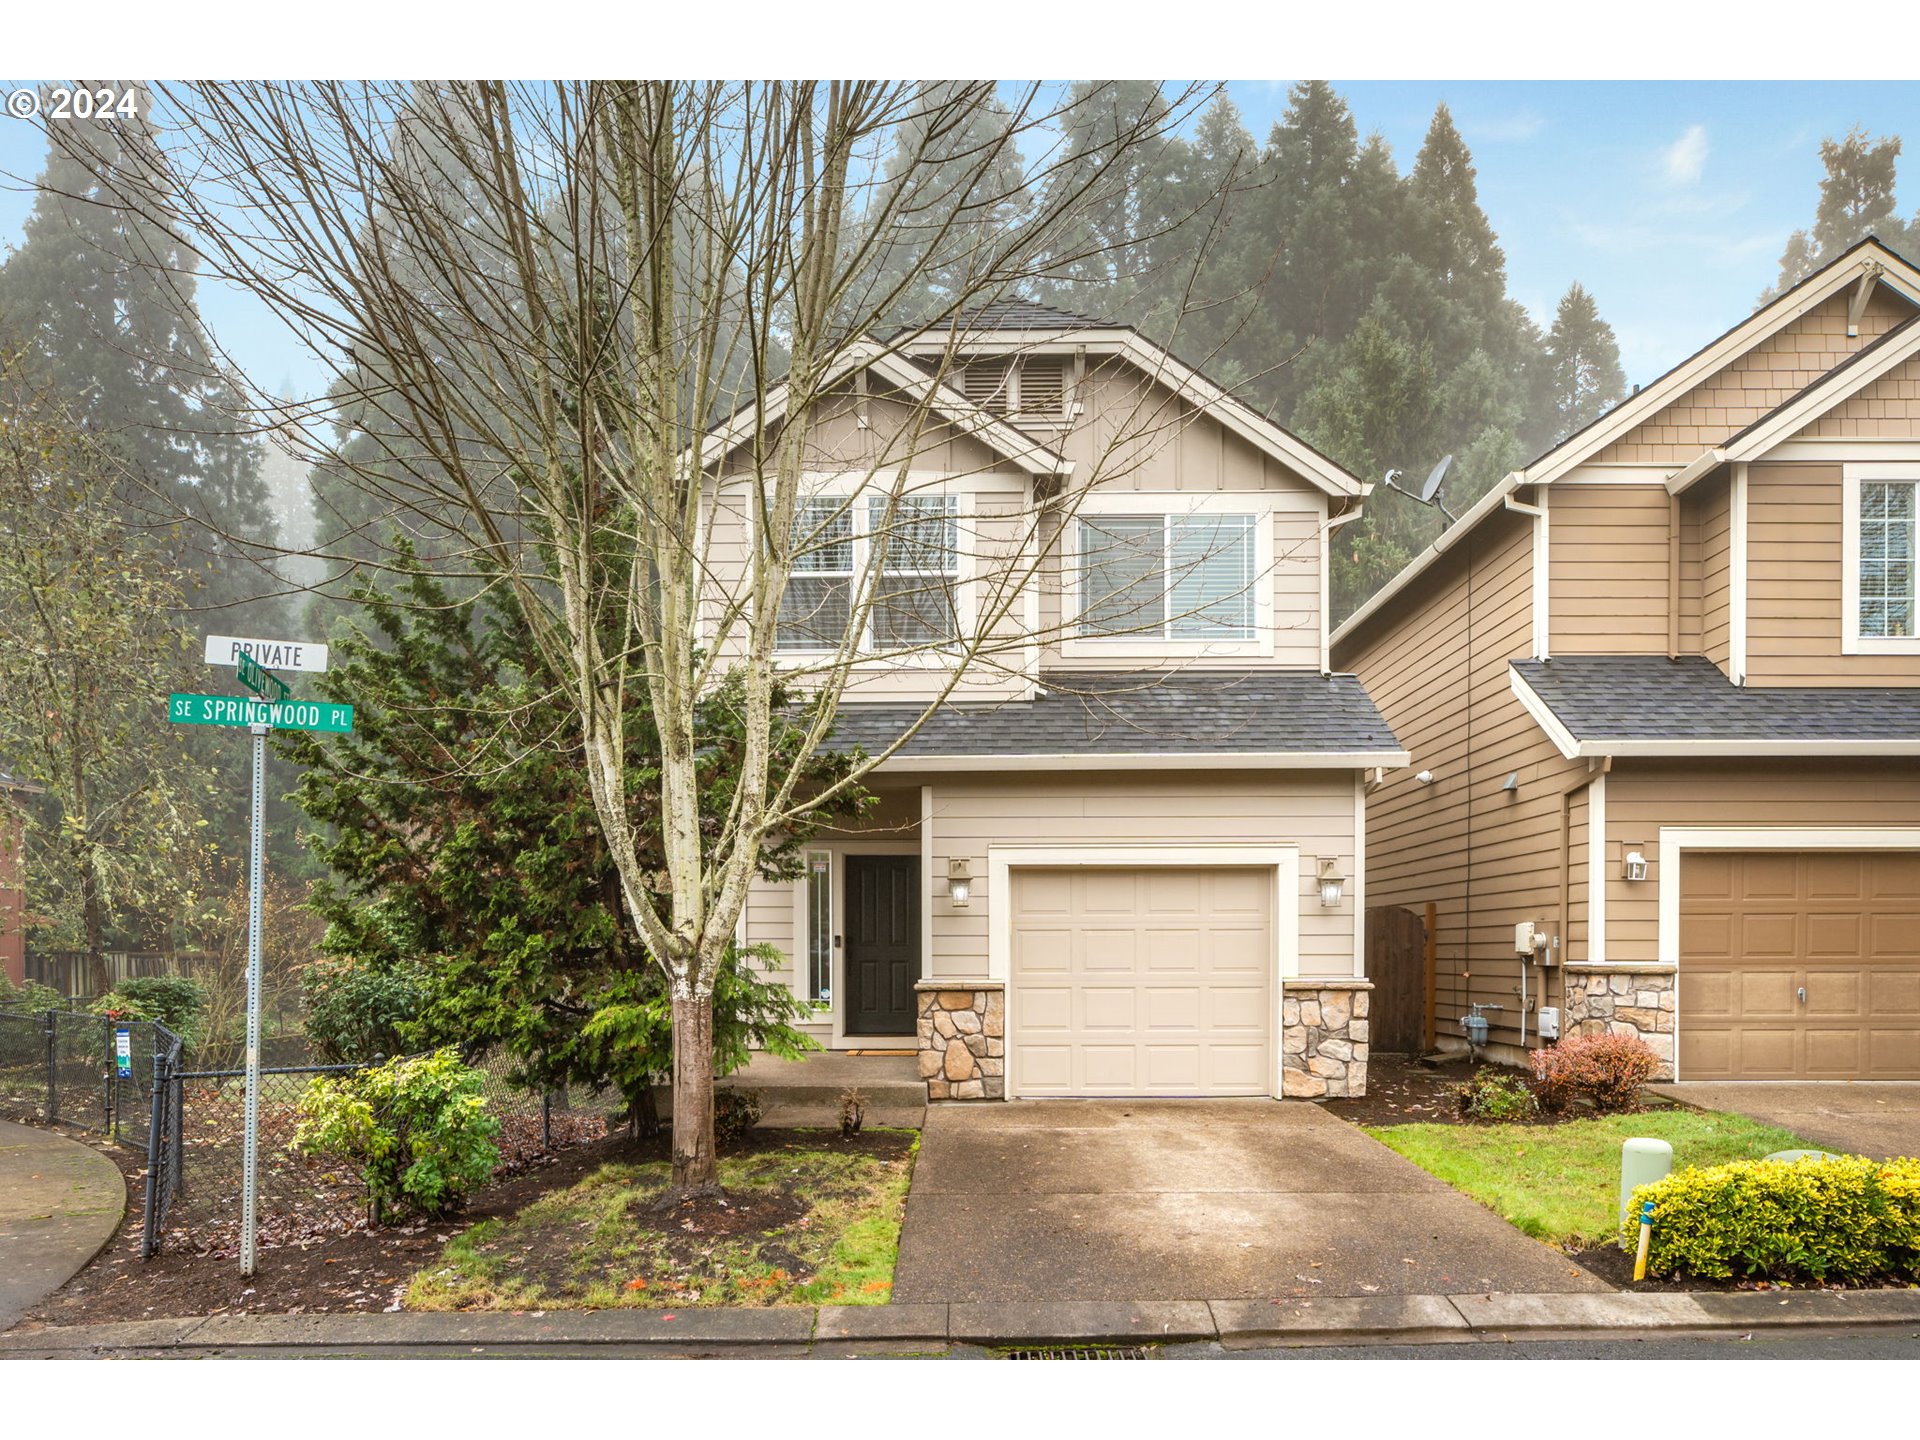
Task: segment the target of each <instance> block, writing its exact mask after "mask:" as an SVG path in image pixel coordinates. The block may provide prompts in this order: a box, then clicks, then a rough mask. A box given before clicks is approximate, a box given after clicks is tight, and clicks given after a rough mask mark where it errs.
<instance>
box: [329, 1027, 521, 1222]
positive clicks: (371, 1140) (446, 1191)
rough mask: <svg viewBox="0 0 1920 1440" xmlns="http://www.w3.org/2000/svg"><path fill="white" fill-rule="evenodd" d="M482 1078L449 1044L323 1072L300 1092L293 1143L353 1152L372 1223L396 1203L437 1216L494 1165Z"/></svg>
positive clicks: (492, 1128)
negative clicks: (364, 1066) (351, 1070)
mask: <svg viewBox="0 0 1920 1440" xmlns="http://www.w3.org/2000/svg"><path fill="white" fill-rule="evenodd" d="M485 1078H486V1077H485V1076H483V1075H482V1074H481V1073H480V1072H479V1071H478V1070H475V1069H473V1068H471V1067H470V1066H467V1065H463V1064H462V1063H461V1061H460V1055H459V1052H458V1051H457V1050H455V1049H454V1048H453V1047H452V1046H448V1047H447V1048H446V1049H444V1050H436V1051H434V1052H433V1053H432V1054H431V1055H424V1056H420V1057H418V1058H416V1059H403V1060H393V1061H389V1062H388V1063H387V1064H385V1065H380V1066H376V1067H374V1068H373V1069H370V1070H361V1071H358V1072H356V1073H355V1074H352V1075H340V1076H322V1077H321V1078H320V1079H317V1080H315V1081H314V1082H313V1083H312V1084H311V1085H309V1086H308V1087H307V1093H306V1094H305V1095H303V1096H302V1097H301V1099H300V1114H301V1121H300V1127H299V1129H298V1130H296V1131H295V1132H294V1137H293V1147H294V1149H296V1150H298V1151H300V1152H302V1153H303V1154H308V1155H315V1154H323V1153H332V1154H344V1155H348V1156H351V1157H352V1158H353V1159H355V1160H357V1161H358V1162H359V1163H360V1167H361V1171H362V1173H363V1174H364V1175H365V1177H366V1182H367V1194H368V1197H369V1199H371V1201H372V1202H373V1218H374V1220H375V1221H376V1222H377V1223H384V1222H385V1221H386V1220H388V1219H389V1218H391V1217H392V1216H393V1215H395V1214H397V1213H398V1212H399V1211H400V1210H401V1209H402V1208H411V1209H414V1210H417V1211H419V1212H420V1213H421V1214H423V1215H426V1216H429V1217H433V1216H439V1215H444V1214H446V1213H447V1212H448V1211H450V1210H454V1209H457V1208H459V1206H460V1204H461V1202H462V1201H464V1200H465V1199H466V1196H467V1192H468V1191H470V1190H472V1189H473V1188H474V1187H475V1186H477V1185H480V1184H483V1183H484V1182H485V1181H486V1179H487V1177H488V1176H490V1175H491V1174H492V1173H493V1169H494V1167H495V1166H496V1165H498V1164H499V1163H500V1151H499V1148H498V1147H497V1146H496V1145H495V1144H494V1143H493V1142H494V1136H496V1135H498V1134H499V1133H500V1122H499V1121H498V1120H496V1119H495V1118H494V1117H493V1116H492V1115H491V1114H489V1113H488V1111H487V1098H486V1096H485V1095H484V1094H482V1093H481V1091H482V1088H483V1086H484V1084H485Z"/></svg>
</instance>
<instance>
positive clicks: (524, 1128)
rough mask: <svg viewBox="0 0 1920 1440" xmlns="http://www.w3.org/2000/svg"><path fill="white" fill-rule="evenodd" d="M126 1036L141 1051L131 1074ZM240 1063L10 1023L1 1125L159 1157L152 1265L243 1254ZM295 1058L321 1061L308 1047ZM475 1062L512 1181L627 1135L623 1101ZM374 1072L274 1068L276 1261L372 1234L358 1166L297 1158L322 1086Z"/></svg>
mask: <svg viewBox="0 0 1920 1440" xmlns="http://www.w3.org/2000/svg"><path fill="white" fill-rule="evenodd" d="M121 1030H125V1031H126V1032H127V1041H128V1055H127V1063H126V1064H125V1065H124V1066H123V1065H122V1063H121V1058H120V1056H119V1053H118V1040H119V1037H118V1034H117V1032H118V1031H121ZM282 1053H286V1052H282ZM239 1058H240V1057H239V1056H237V1055H233V1054H231V1053H229V1051H228V1050H226V1049H225V1048H224V1047H209V1048H208V1049H206V1050H203V1051H200V1052H196V1053H194V1054H192V1055H187V1054H186V1053H185V1051H184V1047H183V1046H182V1044H181V1041H180V1038H179V1037H178V1036H176V1035H175V1034H173V1032H172V1031H170V1030H168V1029H167V1028H166V1027H165V1026H163V1025H158V1024H154V1023H152V1022H148V1021H136V1022H124V1021H120V1022H116V1021H112V1020H106V1019H103V1018H102V1017H100V1016H97V1015H78V1014H68V1013H65V1012H60V1011H42V1012H35V1013H30V1014H13V1013H0V1112H5V1113H9V1114H12V1115H16V1116H19V1117H20V1118H24V1119H30V1120H36V1121H39V1122H42V1123H48V1124H52V1123H59V1124H66V1125H74V1126H78V1127H81V1128H84V1129H88V1130H92V1131H95V1132H97V1133H99V1134H101V1135H104V1136H106V1137H107V1138H109V1139H111V1140H112V1141H114V1142H115V1143H116V1144H119V1145H122V1146H125V1147H127V1148H129V1149H131V1150H135V1151H143V1152H145V1155H146V1160H147V1164H146V1170H145V1175H144V1177H143V1178H144V1196H143V1205H142V1243H141V1253H142V1254H143V1255H148V1256H150V1255H152V1254H154V1253H155V1252H157V1251H158V1250H160V1249H161V1248H163V1246H164V1247H165V1248H168V1249H184V1250H190V1251H193V1252H196V1253H200V1254H208V1255H229V1254H237V1253H238V1251H239V1244H240V1209H241V1197H240V1191H241V1178H242V1169H243V1142H244V1127H245V1112H246V1072H245V1071H244V1070H243V1069H242V1068H240V1065H239V1064H238V1060H239ZM261 1058H262V1060H263V1061H267V1062H271V1061H272V1060H274V1059H277V1058H279V1057H278V1056H276V1055H273V1054H271V1053H267V1054H263V1055H262V1057H261ZM292 1058H294V1059H297V1060H298V1059H306V1058H307V1056H306V1051H305V1048H304V1041H303V1042H302V1043H301V1047H300V1049H299V1050H298V1051H297V1052H296V1053H295V1054H294V1055H293V1056H292ZM210 1061H211V1062H213V1063H209V1062H210ZM468 1063H469V1064H471V1065H473V1066H474V1067H475V1068H476V1069H478V1070H479V1071H480V1072H481V1074H482V1075H483V1076H484V1077H485V1080H486V1086H485V1093H486V1096H487V1100H488V1106H489V1108H490V1109H491V1110H492V1112H493V1113H494V1114H495V1115H496V1116H498V1117H499V1120H500V1134H499V1139H498V1144H499V1147H500V1165H499V1172H500V1173H503V1174H504V1173H511V1172H512V1171H515V1170H519V1169H523V1168H525V1167H526V1166H527V1165H529V1164H532V1163H535V1162H536V1161H537V1160H539V1159H540V1158H541V1157H542V1156H544V1155H547V1154H550V1153H552V1152H554V1151H556V1150H560V1149H565V1148H567V1147H569V1146H572V1145H579V1144H585V1143H588V1142H590V1141H593V1140H596V1139H599V1138H600V1137H602V1136H604V1135H605V1134H607V1133H608V1131H609V1130H610V1129H611V1128H613V1127H614V1126H617V1125H620V1124H623V1123H625V1120H626V1107H625V1105H624V1103H623V1102H622V1101H621V1099H620V1097H619V1095H618V1094H617V1093H614V1092H609V1093H608V1094H606V1095H604V1096H590V1095H584V1094H582V1095H577V1096H575V1097H573V1098H572V1099H569V1097H568V1096H567V1095H565V1094H564V1093H562V1094H557V1095H541V1094H538V1093H535V1092H531V1091H529V1090H527V1089H526V1088H524V1087H523V1086H519V1085H516V1084H514V1083H513V1081H512V1078H511V1076H512V1071H513V1064H512V1061H511V1059H510V1058H509V1057H507V1056H504V1055H497V1054H496V1055H479V1056H470V1057H468ZM361 1068H363V1067H361V1066H356V1065H314V1064H310V1063H308V1064H300V1063H294V1064H272V1063H266V1064H263V1066H262V1068H261V1072H260V1137H259V1138H260V1145H259V1152H258V1156H259V1158H258V1167H257V1173H258V1183H259V1190H258V1205H257V1210H256V1225H257V1230H256V1234H257V1240H258V1243H259V1245H260V1246H261V1247H262V1248H266V1247H270V1246H276V1245H287V1244H296V1243H304V1242H306V1241H309V1240H312V1239H315V1238H317V1237H320V1236H323V1235H329V1234H339V1233H344V1232H346V1231H350V1230H357V1229H361V1228H364V1227H365V1226H366V1225H367V1224H368V1196H367V1187H366V1182H365V1180H364V1179H363V1178H362V1177H361V1174H360V1170H359V1168H358V1166H357V1165H356V1164H355V1163H354V1162H353V1161H352V1160H350V1159H348V1158H347V1157H345V1156H336V1155H308V1154H303V1153H301V1152H299V1151H297V1150H296V1149H294V1146H293V1138H294V1133H295V1131H296V1130H297V1129H298V1127H299V1123H300V1100H301V1098H302V1097H303V1096H304V1095H305V1094H306V1092H307V1088H308V1086H310V1085H311V1084H312V1083H313V1081H314V1079H315V1078H317V1077H319V1076H323V1075H341V1074H352V1073H354V1072H355V1071H357V1070H359V1069H361ZM123 1069H124V1070H125V1071H126V1073H124V1074H123V1073H122V1070H123Z"/></svg>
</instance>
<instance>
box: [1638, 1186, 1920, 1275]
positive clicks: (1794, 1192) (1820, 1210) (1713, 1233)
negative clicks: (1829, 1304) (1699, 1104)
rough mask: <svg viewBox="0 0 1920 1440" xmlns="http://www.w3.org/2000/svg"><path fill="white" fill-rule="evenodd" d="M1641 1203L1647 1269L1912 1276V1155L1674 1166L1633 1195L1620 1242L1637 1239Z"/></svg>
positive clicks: (1919, 1244) (1916, 1245) (1917, 1209)
mask: <svg viewBox="0 0 1920 1440" xmlns="http://www.w3.org/2000/svg"><path fill="white" fill-rule="evenodd" d="M1648 1200H1651V1201H1652V1202H1653V1235H1652V1237H1651V1245H1650V1248H1649V1250H1648V1258H1647V1270H1648V1273H1649V1274H1653V1275H1675V1274H1686V1275H1701V1276H1706V1277H1708V1278H1711V1279H1719V1280H1726V1279H1732V1278H1735V1277H1754V1278H1765V1279H1771V1280H1820V1281H1825V1280H1836V1281H1860V1280H1870V1279H1874V1278H1877V1277H1881V1276H1897V1277H1900V1278H1905V1279H1916V1278H1920V1160H1889V1161H1884V1162H1882V1161H1877V1160H1869V1159H1867V1158H1866V1157H1865V1156H1861V1155H1842V1156H1835V1157H1834V1158H1832V1159H1829V1160H1820V1159H1807V1160H1736V1161H1733V1162H1731V1163H1729V1164H1726V1165H1712V1166H1706V1167H1703V1168H1698V1169H1689V1170H1679V1171H1676V1172H1674V1173H1673V1174H1672V1175H1669V1176H1667V1178H1666V1179H1664V1180H1661V1181H1658V1182H1657V1183H1655V1184H1652V1185H1642V1186H1640V1187H1639V1188H1638V1189H1636V1190H1635V1191H1634V1192H1633V1202H1632V1204H1631V1206H1630V1207H1629V1209H1628V1220H1627V1223H1626V1224H1624V1225H1622V1226H1621V1231H1620V1243H1621V1245H1622V1246H1623V1247H1627V1248H1631V1247H1633V1246H1635V1245H1637V1244H1638V1243H1639V1233H1638V1232H1639V1225H1640V1207H1641V1204H1642V1203H1643V1202H1645V1201H1648Z"/></svg>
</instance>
